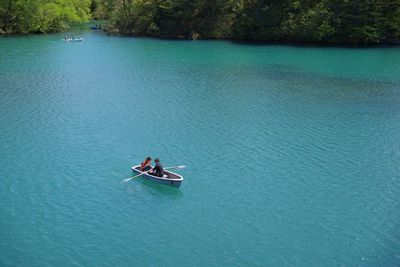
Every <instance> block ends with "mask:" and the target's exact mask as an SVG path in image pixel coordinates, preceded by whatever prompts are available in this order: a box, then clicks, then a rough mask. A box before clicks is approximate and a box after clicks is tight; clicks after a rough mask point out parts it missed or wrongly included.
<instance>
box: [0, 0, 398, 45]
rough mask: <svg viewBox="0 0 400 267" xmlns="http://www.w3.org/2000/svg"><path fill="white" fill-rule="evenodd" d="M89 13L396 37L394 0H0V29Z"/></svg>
mask: <svg viewBox="0 0 400 267" xmlns="http://www.w3.org/2000/svg"><path fill="white" fill-rule="evenodd" d="M89 18H95V19H104V20H107V21H108V24H107V26H106V27H105V29H106V30H107V31H108V32H109V33H119V34H123V35H140V36H154V37H160V38H179V39H201V38H204V39H210V38H211V39H235V40H244V41H263V42H302V43H321V44H351V45H378V44H398V43H399V40H400V1H399V0H357V1H350V0H306V1H299V0H122V1H121V0H53V1H31V0H3V1H1V2H0V34H1V33H3V34H5V33H21V32H22V33H46V32H57V31H63V30H65V29H67V28H68V25H69V24H70V23H72V22H84V21H87V20H88V19H89Z"/></svg>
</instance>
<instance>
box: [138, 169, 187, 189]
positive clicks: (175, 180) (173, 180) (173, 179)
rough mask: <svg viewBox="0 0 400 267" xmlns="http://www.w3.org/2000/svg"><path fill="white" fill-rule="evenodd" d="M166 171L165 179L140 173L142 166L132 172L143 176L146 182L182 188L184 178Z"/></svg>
mask: <svg viewBox="0 0 400 267" xmlns="http://www.w3.org/2000/svg"><path fill="white" fill-rule="evenodd" d="M165 169H166V168H165ZM165 169H164V177H158V176H154V175H151V174H150V173H148V172H142V171H140V165H137V166H133V167H132V171H133V172H134V173H135V174H142V175H141V177H143V178H144V179H146V180H149V181H153V182H156V183H159V184H163V185H169V186H173V187H180V186H181V183H182V181H183V177H182V176H181V175H179V174H177V173H173V172H170V171H167V170H165Z"/></svg>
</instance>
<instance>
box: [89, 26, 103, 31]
mask: <svg viewBox="0 0 400 267" xmlns="http://www.w3.org/2000/svg"><path fill="white" fill-rule="evenodd" d="M90 28H91V29H92V30H101V26H97V25H96V26H92V27H90Z"/></svg>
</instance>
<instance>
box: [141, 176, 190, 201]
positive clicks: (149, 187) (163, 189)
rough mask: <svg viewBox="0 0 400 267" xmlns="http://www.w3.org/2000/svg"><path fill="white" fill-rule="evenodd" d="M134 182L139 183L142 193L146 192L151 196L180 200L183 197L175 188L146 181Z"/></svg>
mask: <svg viewBox="0 0 400 267" xmlns="http://www.w3.org/2000/svg"><path fill="white" fill-rule="evenodd" d="M136 182H137V183H140V185H141V187H142V189H143V190H144V191H147V192H149V193H151V194H153V195H158V196H170V197H172V198H181V197H183V195H184V194H183V192H182V191H181V190H180V189H179V188H176V187H171V186H167V185H162V184H157V183H154V182H152V181H148V180H146V179H137V180H136Z"/></svg>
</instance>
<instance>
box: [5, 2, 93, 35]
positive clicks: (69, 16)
mask: <svg viewBox="0 0 400 267" xmlns="http://www.w3.org/2000/svg"><path fill="white" fill-rule="evenodd" d="M90 4H91V1H90V0H0V31H2V32H6V33H14V32H22V33H30V32H34V33H45V32H56V31H60V30H64V29H66V28H67V27H68V25H69V24H70V23H72V22H83V21H86V20H88V19H89V18H90Z"/></svg>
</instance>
